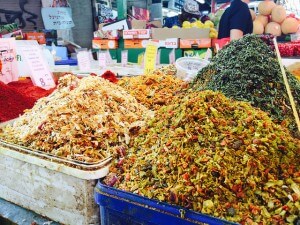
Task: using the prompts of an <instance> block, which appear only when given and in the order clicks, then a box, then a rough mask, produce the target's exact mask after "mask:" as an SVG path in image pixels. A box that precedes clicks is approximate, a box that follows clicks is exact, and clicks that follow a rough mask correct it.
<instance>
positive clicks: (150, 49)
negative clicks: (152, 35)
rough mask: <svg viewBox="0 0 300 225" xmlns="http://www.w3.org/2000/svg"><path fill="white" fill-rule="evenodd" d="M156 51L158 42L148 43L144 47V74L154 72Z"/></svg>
mask: <svg viewBox="0 0 300 225" xmlns="http://www.w3.org/2000/svg"><path fill="white" fill-rule="evenodd" d="M157 50H158V42H154V41H149V42H148V44H147V46H146V52H145V59H144V63H145V67H144V73H145V74H150V73H151V72H152V71H153V70H155V64H156V57H157Z"/></svg>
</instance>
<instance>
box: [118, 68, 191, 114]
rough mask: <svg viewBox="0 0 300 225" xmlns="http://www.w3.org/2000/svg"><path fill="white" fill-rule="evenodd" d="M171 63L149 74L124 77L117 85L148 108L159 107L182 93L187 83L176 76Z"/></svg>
mask: <svg viewBox="0 0 300 225" xmlns="http://www.w3.org/2000/svg"><path fill="white" fill-rule="evenodd" d="M175 74H176V68H174V66H173V65H171V66H167V67H162V68H160V69H158V70H155V71H154V72H153V73H152V74H150V75H143V76H136V77H126V78H122V79H120V80H119V81H118V85H120V86H122V87H123V88H124V89H126V90H127V91H128V92H129V93H130V94H131V95H133V96H134V97H135V98H136V99H137V100H138V102H140V103H142V104H144V105H145V106H147V107H148V108H150V109H154V110H156V109H159V108H160V107H161V106H163V105H168V104H170V103H171V102H172V101H173V99H174V97H175V96H178V95H180V94H184V93H185V91H186V89H187V87H188V85H187V83H186V82H184V81H182V80H180V79H178V78H176V77H175V76H174V75H175Z"/></svg>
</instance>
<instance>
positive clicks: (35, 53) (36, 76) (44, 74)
mask: <svg viewBox="0 0 300 225" xmlns="http://www.w3.org/2000/svg"><path fill="white" fill-rule="evenodd" d="M20 49H21V51H22V53H23V57H24V59H25V61H26V62H27V65H28V67H29V69H30V71H31V74H30V77H31V80H32V83H33V84H34V85H35V86H38V87H41V88H43V89H46V90H48V89H50V88H53V87H55V82H54V79H53V76H52V73H51V72H50V69H49V65H48V63H47V62H46V60H45V59H44V57H43V54H42V50H41V47H40V46H39V45H37V46H33V45H31V46H21V47H20Z"/></svg>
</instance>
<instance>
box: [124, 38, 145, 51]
mask: <svg viewBox="0 0 300 225" xmlns="http://www.w3.org/2000/svg"><path fill="white" fill-rule="evenodd" d="M148 41H149V40H145V39H125V40H124V48H125V49H126V48H146V45H147V43H148Z"/></svg>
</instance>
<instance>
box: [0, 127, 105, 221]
mask: <svg viewBox="0 0 300 225" xmlns="http://www.w3.org/2000/svg"><path fill="white" fill-rule="evenodd" d="M2 125H4V123H3V124H0V127H1V126H2ZM109 162H110V159H109V158H108V159H106V160H105V161H102V162H101V163H97V164H94V165H88V164H84V165H82V163H81V164H80V163H76V162H74V163H73V162H69V161H68V160H64V159H61V161H59V159H57V158H55V157H52V156H51V155H46V154H42V153H40V152H38V151H36V152H33V151H30V150H29V149H26V148H22V147H20V146H16V145H12V144H9V143H5V142H3V141H1V140H0V174H1V176H0V198H3V199H5V200H6V201H9V202H12V203H14V204H16V205H19V206H21V207H23V208H25V209H29V210H32V211H34V212H36V213H37V214H40V215H42V216H45V217H48V218H49V219H51V220H53V221H56V222H60V223H62V224H65V225H68V224H69V225H98V224H99V221H100V219H99V207H98V206H97V204H96V203H95V201H94V188H95V186H96V184H97V181H98V179H99V178H102V177H104V176H105V175H106V174H107V173H108V166H109ZM66 163H68V165H70V166H67V165H66ZM71 163H72V165H71ZM96 165H97V166H96ZM81 166H82V167H83V168H81ZM94 166H96V167H95V169H93V170H91V169H92V168H93V167H94ZM79 167H80V168H79Z"/></svg>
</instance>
